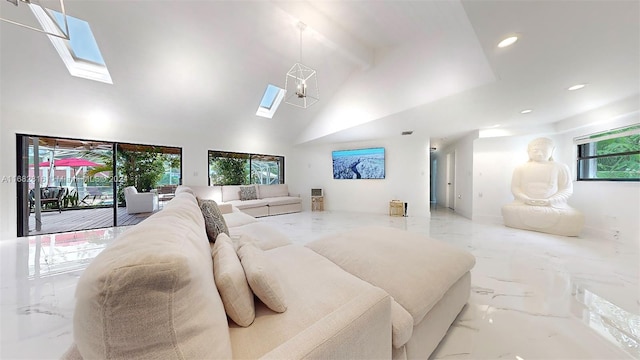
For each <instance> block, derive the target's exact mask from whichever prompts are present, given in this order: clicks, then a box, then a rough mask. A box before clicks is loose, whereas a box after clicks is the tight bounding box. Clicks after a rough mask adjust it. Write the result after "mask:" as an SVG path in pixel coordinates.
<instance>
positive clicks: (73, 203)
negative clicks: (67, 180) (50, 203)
mask: <svg viewBox="0 0 640 360" xmlns="http://www.w3.org/2000/svg"><path fill="white" fill-rule="evenodd" d="M78 198H79V196H78V191H77V190H76V189H71V190H69V193H68V194H67V195H65V196H64V197H63V198H62V207H64V208H74V207H78V201H79V199H78Z"/></svg>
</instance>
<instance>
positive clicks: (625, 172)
mask: <svg viewBox="0 0 640 360" xmlns="http://www.w3.org/2000/svg"><path fill="white" fill-rule="evenodd" d="M595 179H600V180H640V135H637V134H635V135H627V136H622V137H617V138H609V139H604V140H600V141H594V142H591V143H587V144H583V145H579V146H578V180H595Z"/></svg>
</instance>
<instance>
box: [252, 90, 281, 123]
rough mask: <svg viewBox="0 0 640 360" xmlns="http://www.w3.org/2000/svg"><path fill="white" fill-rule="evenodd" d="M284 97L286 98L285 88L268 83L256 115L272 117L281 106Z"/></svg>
mask: <svg viewBox="0 0 640 360" xmlns="http://www.w3.org/2000/svg"><path fill="white" fill-rule="evenodd" d="M282 98H284V89H281V88H279V87H277V86H275V85H271V84H269V85H267V88H266V89H265V91H264V95H262V100H261V101H260V106H259V107H258V111H256V115H258V116H262V117H266V118H268V119H271V118H272V117H273V114H275V112H276V110H277V109H278V106H280V102H281V101H282Z"/></svg>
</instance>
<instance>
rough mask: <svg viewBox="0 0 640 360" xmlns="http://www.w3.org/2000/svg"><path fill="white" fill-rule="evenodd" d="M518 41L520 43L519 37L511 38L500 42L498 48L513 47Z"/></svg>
mask: <svg viewBox="0 0 640 360" xmlns="http://www.w3.org/2000/svg"><path fill="white" fill-rule="evenodd" d="M516 41H518V37H517V36H509V37H508V38H506V39H504V40H502V41H500V42H499V43H498V47H499V48H503V47H507V46H509V45H513V43H515V42H516Z"/></svg>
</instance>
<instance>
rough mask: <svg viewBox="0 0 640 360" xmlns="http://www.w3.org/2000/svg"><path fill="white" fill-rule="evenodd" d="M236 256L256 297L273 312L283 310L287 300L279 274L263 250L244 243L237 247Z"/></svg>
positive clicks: (285, 307)
mask: <svg viewBox="0 0 640 360" xmlns="http://www.w3.org/2000/svg"><path fill="white" fill-rule="evenodd" d="M238 256H239V257H240V261H241V263H242V267H243V268H244V272H245V274H246V276H247V281H248V282H249V286H250V287H251V290H252V291H253V293H254V294H255V295H256V296H257V297H258V299H260V300H261V301H262V302H263V303H264V304H265V305H267V306H268V307H269V309H271V310H273V311H275V312H279V313H281V312H285V311H286V310H287V302H286V300H285V296H284V293H283V291H282V287H281V286H280V279H279V276H280V274H278V272H277V268H276V267H274V265H273V264H272V263H271V262H270V260H269V259H268V258H267V257H266V256H265V254H264V251H262V250H260V249H258V248H257V247H255V246H253V245H252V244H249V243H246V244H244V245H243V246H242V247H240V249H238Z"/></svg>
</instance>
